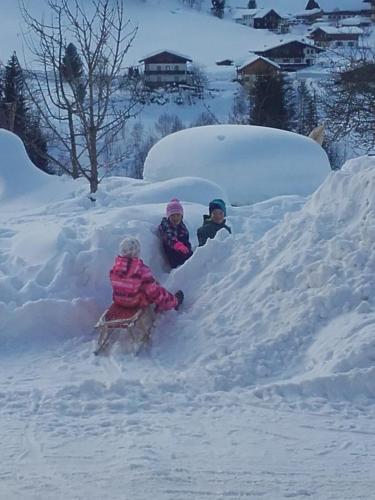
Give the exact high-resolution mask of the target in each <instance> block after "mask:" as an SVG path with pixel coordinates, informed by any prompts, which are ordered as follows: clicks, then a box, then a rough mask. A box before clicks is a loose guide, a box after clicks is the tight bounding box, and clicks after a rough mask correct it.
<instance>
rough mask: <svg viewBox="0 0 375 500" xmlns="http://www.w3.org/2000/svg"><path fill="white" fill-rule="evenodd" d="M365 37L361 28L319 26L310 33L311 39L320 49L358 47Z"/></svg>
mask: <svg viewBox="0 0 375 500" xmlns="http://www.w3.org/2000/svg"><path fill="white" fill-rule="evenodd" d="M362 35H363V31H362V30H361V28H357V27H355V26H354V27H353V26H344V27H341V28H335V27H334V26H319V27H317V28H315V29H313V31H312V32H311V33H310V35H309V38H311V39H312V40H313V41H314V43H315V44H316V45H318V46H319V47H356V46H357V45H358V40H359V37H360V36H362Z"/></svg>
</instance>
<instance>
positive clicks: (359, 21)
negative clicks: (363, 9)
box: [340, 16, 371, 26]
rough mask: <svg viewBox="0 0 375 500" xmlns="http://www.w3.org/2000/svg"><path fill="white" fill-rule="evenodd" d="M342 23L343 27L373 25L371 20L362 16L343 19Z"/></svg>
mask: <svg viewBox="0 0 375 500" xmlns="http://www.w3.org/2000/svg"><path fill="white" fill-rule="evenodd" d="M340 22H341V25H342V26H361V25H364V24H368V25H370V24H371V20H370V19H367V18H365V17H360V16H354V17H347V18H346V19H342V20H341V21H340Z"/></svg>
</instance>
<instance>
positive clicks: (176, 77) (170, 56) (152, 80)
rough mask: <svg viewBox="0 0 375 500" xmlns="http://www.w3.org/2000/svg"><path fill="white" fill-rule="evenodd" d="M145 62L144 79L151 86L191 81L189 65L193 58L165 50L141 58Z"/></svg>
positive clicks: (188, 82)
mask: <svg viewBox="0 0 375 500" xmlns="http://www.w3.org/2000/svg"><path fill="white" fill-rule="evenodd" d="M139 62H141V63H142V62H143V63H144V72H143V81H144V83H145V85H147V86H149V87H163V86H166V85H180V84H190V83H191V72H190V71H189V69H188V67H187V63H188V62H192V60H191V59H190V58H188V57H186V56H183V55H181V54H177V53H176V52H173V51H168V50H163V51H160V52H157V53H154V54H151V55H150V56H148V57H145V58H143V59H140V61H139Z"/></svg>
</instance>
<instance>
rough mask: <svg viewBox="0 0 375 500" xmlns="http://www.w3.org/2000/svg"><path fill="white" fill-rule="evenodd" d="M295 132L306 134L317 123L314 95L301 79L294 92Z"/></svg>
mask: <svg viewBox="0 0 375 500" xmlns="http://www.w3.org/2000/svg"><path fill="white" fill-rule="evenodd" d="M294 110H295V126H294V127H293V128H294V130H295V132H298V133H299V134H301V135H308V134H309V133H310V132H311V131H312V129H313V128H314V127H316V126H317V125H318V116H317V109H316V102H315V96H314V95H313V94H312V93H311V90H310V89H309V88H308V86H307V85H306V82H305V81H304V80H302V81H301V82H300V83H299V85H298V87H297V89H296V93H295V107H294Z"/></svg>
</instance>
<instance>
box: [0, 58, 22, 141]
mask: <svg viewBox="0 0 375 500" xmlns="http://www.w3.org/2000/svg"><path fill="white" fill-rule="evenodd" d="M3 102H4V103H6V104H8V105H10V104H12V103H15V117H14V125H13V132H14V133H15V134H17V135H18V136H19V137H20V138H21V139H23V138H24V137H25V135H26V122H27V117H26V114H27V107H26V99H25V97H24V77H23V73H22V69H21V66H20V64H19V62H18V58H17V56H16V54H15V53H14V54H13V55H12V57H11V58H10V59H9V61H8V64H7V65H6V66H5V74H4V83H3Z"/></svg>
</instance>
